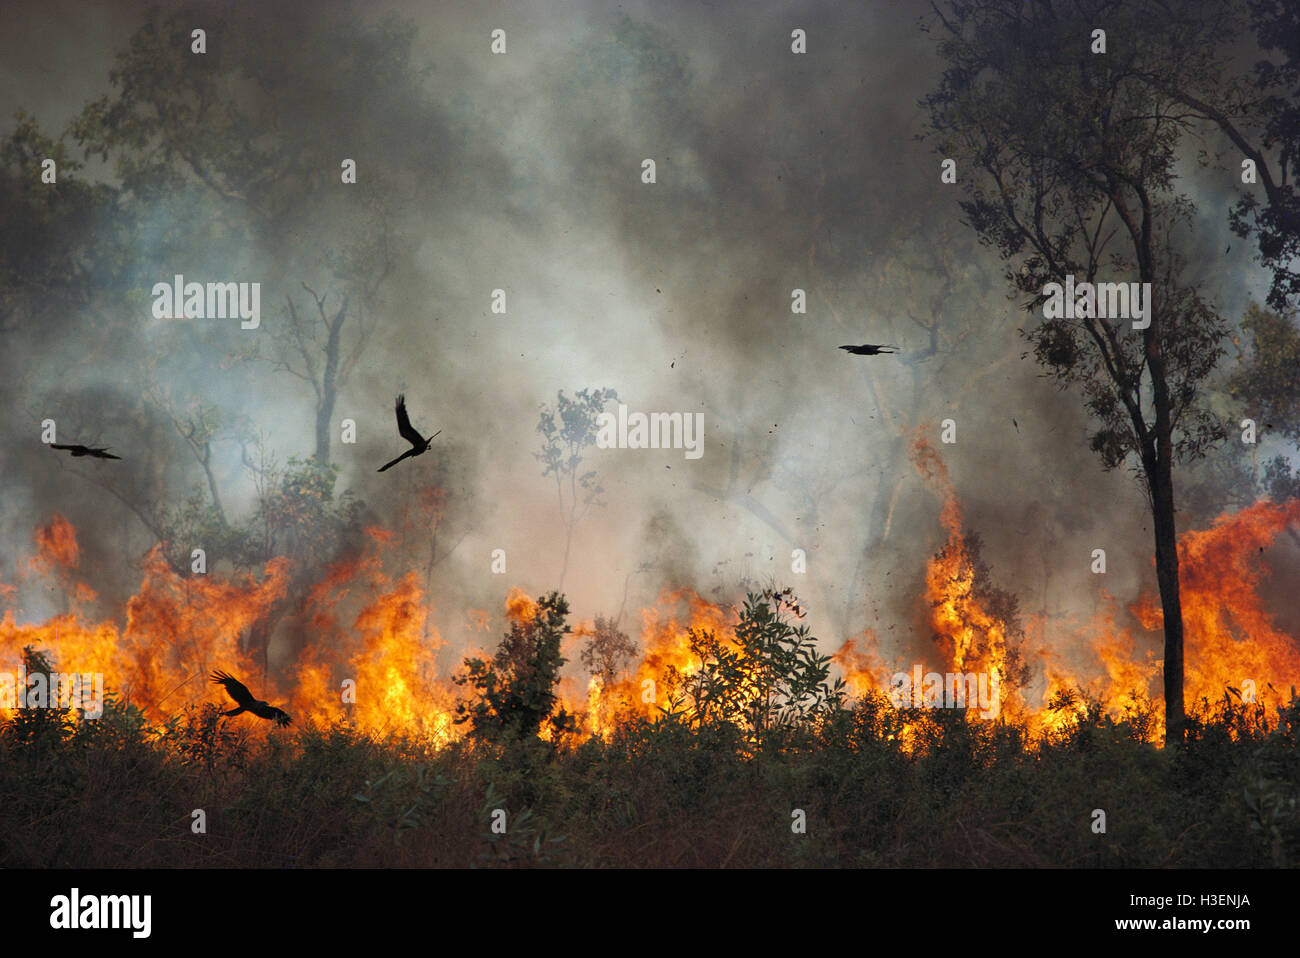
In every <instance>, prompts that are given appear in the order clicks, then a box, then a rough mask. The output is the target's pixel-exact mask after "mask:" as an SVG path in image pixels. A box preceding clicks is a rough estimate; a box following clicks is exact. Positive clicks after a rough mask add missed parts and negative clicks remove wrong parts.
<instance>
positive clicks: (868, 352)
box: [840, 343, 898, 356]
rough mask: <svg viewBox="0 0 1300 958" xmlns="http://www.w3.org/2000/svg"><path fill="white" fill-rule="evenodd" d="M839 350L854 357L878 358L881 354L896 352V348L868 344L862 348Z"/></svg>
mask: <svg viewBox="0 0 1300 958" xmlns="http://www.w3.org/2000/svg"><path fill="white" fill-rule="evenodd" d="M840 349H843V350H845V351H847V352H850V353H852V354H853V355H854V356H879V355H880V354H881V353H884V354H886V355H888V354H890V353H896V352H898V347H897V346H873V345H871V344H870V343H867V344H866V345H864V346H841V347H840Z"/></svg>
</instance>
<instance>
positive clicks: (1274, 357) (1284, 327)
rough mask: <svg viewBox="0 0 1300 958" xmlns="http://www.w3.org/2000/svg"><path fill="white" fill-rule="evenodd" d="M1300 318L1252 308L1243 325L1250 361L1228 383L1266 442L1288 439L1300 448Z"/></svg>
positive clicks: (1254, 305)
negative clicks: (1269, 436)
mask: <svg viewBox="0 0 1300 958" xmlns="http://www.w3.org/2000/svg"><path fill="white" fill-rule="evenodd" d="M1296 321H1297V314H1296V313H1294V312H1292V313H1291V314H1289V315H1288V316H1283V315H1281V314H1279V313H1275V312H1273V311H1271V310H1267V309H1262V308H1261V307H1260V306H1258V305H1257V304H1255V303H1251V304H1250V306H1249V307H1248V308H1247V310H1246V316H1245V318H1244V319H1243V320H1242V323H1241V328H1242V330H1243V331H1244V332H1245V333H1246V334H1247V335H1249V336H1250V343H1251V348H1250V357H1249V359H1248V360H1247V361H1246V362H1245V363H1244V364H1243V365H1242V366H1241V368H1239V369H1238V370H1237V371H1236V372H1234V373H1233V375H1232V376H1231V378H1229V380H1228V393H1229V395H1231V396H1232V398H1233V399H1235V400H1237V401H1238V402H1240V403H1242V404H1243V405H1244V406H1245V412H1246V415H1247V416H1250V417H1251V418H1252V419H1254V420H1255V422H1256V424H1257V425H1258V429H1259V433H1260V435H1261V438H1262V437H1263V436H1264V435H1265V434H1267V433H1277V434H1279V435H1282V436H1285V437H1286V438H1287V439H1288V440H1289V441H1290V442H1291V443H1293V444H1294V445H1297V446H1300V330H1297V328H1296Z"/></svg>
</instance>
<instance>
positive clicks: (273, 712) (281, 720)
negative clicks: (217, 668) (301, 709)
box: [212, 672, 293, 728]
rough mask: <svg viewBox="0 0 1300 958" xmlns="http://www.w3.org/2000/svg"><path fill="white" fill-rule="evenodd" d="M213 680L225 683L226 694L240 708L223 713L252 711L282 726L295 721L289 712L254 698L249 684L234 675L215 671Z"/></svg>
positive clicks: (217, 683) (221, 683)
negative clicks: (249, 689)
mask: <svg viewBox="0 0 1300 958" xmlns="http://www.w3.org/2000/svg"><path fill="white" fill-rule="evenodd" d="M212 681H213V682H214V683H215V684H216V685H224V686H225V687H226V694H227V695H229V696H230V697H231V698H232V699H234V700H235V704H236V705H238V706H239V708H237V709H231V710H230V711H229V712H222V713H221V714H222V715H239V714H240V713H241V712H252V713H253V714H254V715H256V716H257V717H258V718H264V719H271V720H272V721H274V722H275V723H277V724H278V725H279V726H280V727H281V728H284V727H285V726H286V725H288V724H289V723H291V722H292V721H293V719H291V718H289V715H288V713H287V712H283V711H281V710H280V709H278V708H276V707H275V706H274V705H271V704H270V703H269V702H263V701H261V700H260V699H255V698H253V693H252V692H250V691H248V686H247V685H245V684H244V683H243V682H241V681H239V679H237V678H235V677H234V676H232V675H227V674H226V673H225V672H213V673H212Z"/></svg>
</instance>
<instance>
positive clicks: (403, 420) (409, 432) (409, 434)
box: [377, 395, 442, 472]
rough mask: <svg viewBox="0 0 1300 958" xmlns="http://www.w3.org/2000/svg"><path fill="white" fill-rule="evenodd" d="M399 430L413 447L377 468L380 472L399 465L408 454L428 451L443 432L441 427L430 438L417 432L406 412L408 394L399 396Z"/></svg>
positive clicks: (414, 454) (416, 454)
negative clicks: (439, 433)
mask: <svg viewBox="0 0 1300 958" xmlns="http://www.w3.org/2000/svg"><path fill="white" fill-rule="evenodd" d="M397 431H398V432H399V433H400V434H401V436H402V438H403V439H405V440H406V441H407V442H409V443H410V444H411V448H410V449H408V450H406V452H404V453H402V454H401V455H400V456H398V457H397V458H396V459H394V460H393V461H392V462H390V463H388V464H387V465H383V466H380V467H379V469H378V470H377V471H378V472H383V471H384V470H385V469H391V468H393V466H395V465H397V464H398V463H399V462H401V461H402V460H403V459H405V458H406V457H407V456H418V455H420V454H421V453H424V452H428V451H429V447H430V446H431V445H433V440H434V439H436V438H437V437H438V432H442V430H441V429H439V430H438V432H435V433H434V434H433V435H432V436H430V437H429V438H428V439H425V438H424V437H423V436H421V435H420V434H419V433H418V432H416V431H415V427H414V426H412V425H411V417H410V416H408V415H407V414H406V396H404V395H403V396H398V397H397Z"/></svg>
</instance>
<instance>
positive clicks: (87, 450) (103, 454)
mask: <svg viewBox="0 0 1300 958" xmlns="http://www.w3.org/2000/svg"><path fill="white" fill-rule="evenodd" d="M50 448H51V449H66V450H67V451H68V452H70V453H72V455H73V457H74V458H80V457H81V456H94V457H95V458H96V459H121V458H122V457H121V456H115V455H113V454H112V453H111V452H109V451H108V449H109V447H108V446H105V447H104V448H103V449H95V448H92V447H91V446H63V445H59V443H57V442H52V443H50Z"/></svg>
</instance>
